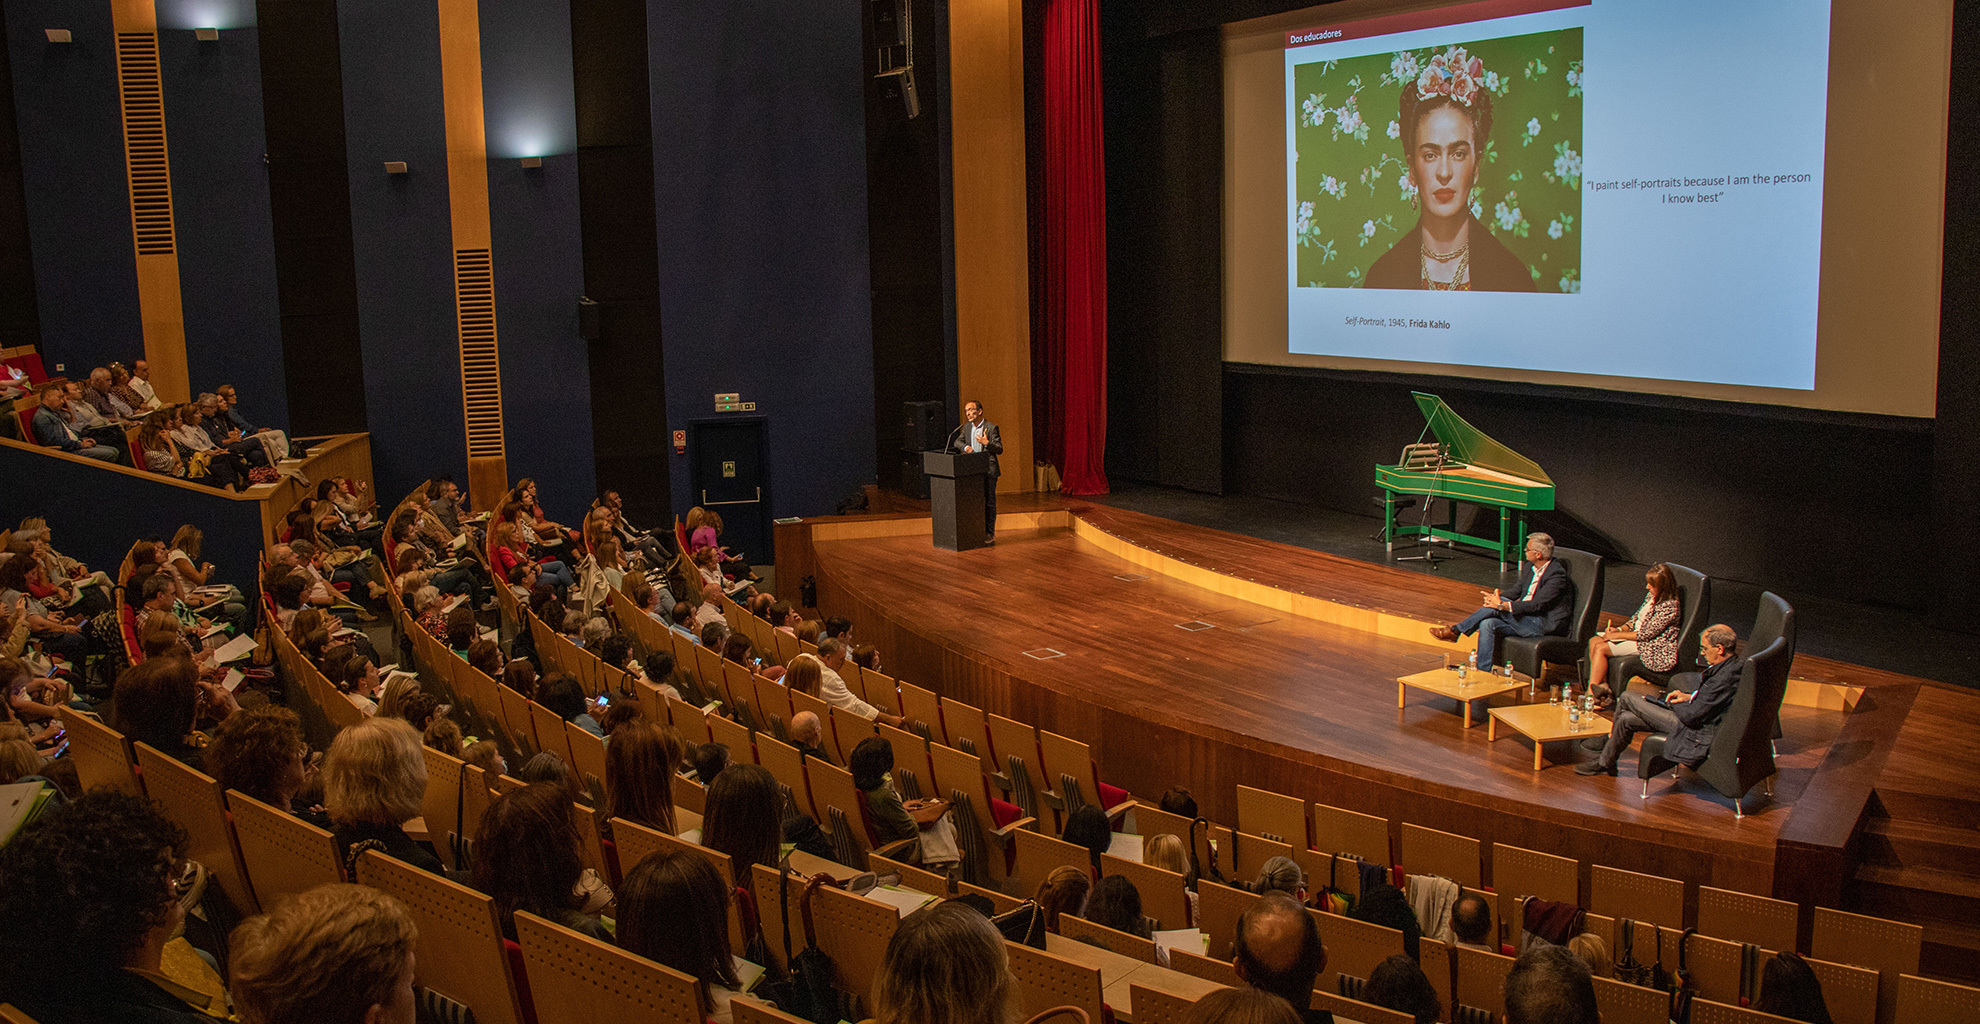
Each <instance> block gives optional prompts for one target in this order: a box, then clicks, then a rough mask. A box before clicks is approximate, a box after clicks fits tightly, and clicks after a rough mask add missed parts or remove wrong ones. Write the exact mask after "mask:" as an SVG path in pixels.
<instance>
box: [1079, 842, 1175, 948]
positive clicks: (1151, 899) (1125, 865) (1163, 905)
mask: <svg viewBox="0 0 1980 1024" xmlns="http://www.w3.org/2000/svg"><path fill="white" fill-rule="evenodd" d="M1100 873H1101V874H1103V875H1120V876H1122V877H1124V878H1126V879H1127V880H1128V881H1130V882H1133V883H1134V888H1135V891H1137V892H1139V893H1140V894H1141V912H1142V913H1144V914H1146V915H1148V916H1149V917H1152V918H1154V919H1155V922H1156V925H1157V927H1158V928H1160V929H1161V930H1163V931H1169V930H1173V929H1176V928H1188V927H1190V924H1191V922H1190V920H1189V893H1188V890H1186V889H1185V888H1184V887H1183V876H1182V874H1181V873H1179V872H1175V871H1164V870H1162V869H1161V868H1158V867H1156V866H1154V865H1153V864H1143V863H1142V862H1140V861H1138V860H1127V859H1125V858H1121V857H1116V856H1114V855H1113V854H1102V855H1101V856H1100Z"/></svg>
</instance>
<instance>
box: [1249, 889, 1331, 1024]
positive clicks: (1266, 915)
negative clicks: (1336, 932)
mask: <svg viewBox="0 0 1980 1024" xmlns="http://www.w3.org/2000/svg"><path fill="white" fill-rule="evenodd" d="M1232 962H1233V966H1235V967H1236V968H1237V976H1238V978H1239V979H1240V980H1242V981H1243V982H1244V983H1245V984H1247V985H1250V986H1251V987H1252V988H1255V989H1259V990H1261V991H1265V992H1270V993H1272V994H1273V995H1275V996H1278V997H1280V998H1281V999H1284V1000H1285V1001H1286V1002H1289V1003H1291V1004H1292V1005H1293V1009H1295V1010H1298V1011H1299V1016H1300V1020H1302V1021H1304V1022H1305V1024H1333V1021H1334V1015H1333V1014H1331V1013H1329V1012H1327V1011H1326V1010H1315V1009H1312V1008H1311V1007H1312V1005H1313V981H1314V979H1315V978H1318V977H1319V976H1320V972H1321V971H1324V970H1326V969H1327V947H1325V946H1323V945H1321V944H1320V928H1319V926H1318V925H1316V924H1314V923H1313V915H1312V914H1309V913H1307V912H1306V908H1305V907H1302V906H1300V904H1299V901H1298V900H1296V899H1293V898H1292V897H1291V896H1288V895H1286V894H1285V893H1282V892H1268V893H1266V894H1265V895H1264V896H1263V897H1262V898H1261V899H1259V901H1258V902H1256V903H1254V904H1252V905H1251V909H1249V910H1246V911H1245V912H1244V914H1243V916H1241V917H1239V918H1238V926H1237V940H1236V942H1235V943H1234V944H1233V946H1232Z"/></svg>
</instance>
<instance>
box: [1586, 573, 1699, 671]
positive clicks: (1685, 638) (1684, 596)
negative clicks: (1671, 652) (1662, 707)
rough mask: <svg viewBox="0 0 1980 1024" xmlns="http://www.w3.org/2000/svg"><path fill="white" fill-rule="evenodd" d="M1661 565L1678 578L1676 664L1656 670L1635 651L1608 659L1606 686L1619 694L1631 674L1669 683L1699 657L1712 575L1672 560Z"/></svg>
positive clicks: (1674, 577) (1673, 576)
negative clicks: (1681, 615)
mask: <svg viewBox="0 0 1980 1024" xmlns="http://www.w3.org/2000/svg"><path fill="white" fill-rule="evenodd" d="M1664 567H1665V568H1667V569H1669V570H1670V571H1671V577H1672V578H1673V579H1675V580H1677V590H1678V607H1679V608H1680V609H1682V610H1683V613H1684V621H1683V625H1681V626H1680V627H1679V628H1678V652H1677V659H1678V660H1677V667H1676V668H1674V669H1672V670H1671V671H1669V672H1657V671H1654V670H1652V669H1649V668H1645V667H1644V665H1643V659H1641V658H1639V657H1637V656H1636V655H1634V654H1630V655H1625V656H1623V657H1620V658H1611V659H1610V660H1609V679H1608V682H1609V690H1610V692H1612V693H1615V694H1621V693H1622V692H1623V691H1625V690H1627V689H1628V688H1629V679H1630V677H1631V676H1642V677H1643V678H1645V679H1648V680H1650V681H1651V682H1653V683H1656V684H1657V685H1659V686H1669V685H1671V676H1672V675H1674V674H1676V673H1678V672H1682V671H1684V670H1685V669H1686V668H1688V667H1689V666H1690V665H1691V664H1692V663H1693V662H1694V661H1696V660H1697V658H1698V637H1699V636H1700V634H1702V633H1704V632H1705V627H1706V626H1707V625H1709V624H1710V621H1711V620H1709V619H1708V618H1706V616H1707V614H1708V613H1710V612H1711V610H1712V577H1710V576H1707V575H1705V574H1704V573H1702V572H1699V571H1698V570H1696V569H1687V568H1685V567H1684V566H1682V565H1678V564H1677V563H1675V562H1665V563H1664Z"/></svg>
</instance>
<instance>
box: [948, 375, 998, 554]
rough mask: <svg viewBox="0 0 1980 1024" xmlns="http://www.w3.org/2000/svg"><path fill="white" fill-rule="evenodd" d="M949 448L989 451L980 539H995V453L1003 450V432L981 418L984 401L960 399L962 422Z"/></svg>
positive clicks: (994, 540)
mask: <svg viewBox="0 0 1980 1024" xmlns="http://www.w3.org/2000/svg"><path fill="white" fill-rule="evenodd" d="M951 436H952V437H954V438H955V443H954V444H952V445H950V447H949V450H950V451H957V452H988V453H990V476H989V479H987V480H985V481H983V543H985V544H995V543H997V474H998V472H999V470H998V468H997V456H999V455H1002V454H1003V453H1004V436H1003V435H1002V434H1000V433H998V432H997V425H996V424H995V423H992V422H990V421H989V420H987V419H984V418H983V403H982V402H977V401H968V402H964V403H963V422H962V425H961V426H958V427H957V428H956V432H955V434H954V435H951Z"/></svg>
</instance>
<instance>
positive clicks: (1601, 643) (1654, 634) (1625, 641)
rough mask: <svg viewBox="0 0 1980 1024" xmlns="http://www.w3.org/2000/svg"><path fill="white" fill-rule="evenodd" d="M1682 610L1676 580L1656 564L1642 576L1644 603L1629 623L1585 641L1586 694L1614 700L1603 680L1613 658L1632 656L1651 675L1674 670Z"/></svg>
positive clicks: (1605, 700)
mask: <svg viewBox="0 0 1980 1024" xmlns="http://www.w3.org/2000/svg"><path fill="white" fill-rule="evenodd" d="M1681 611H1682V609H1680V608H1679V607H1678V588H1677V577H1675V576H1672V575H1671V570H1670V567H1669V566H1666V565H1665V564H1664V563H1662V562H1658V563H1657V564H1656V565H1653V566H1651V567H1650V571H1649V572H1646V573H1644V574H1643V604H1642V605H1641V606H1639V607H1638V608H1637V609H1636V613H1635V614H1634V615H1631V616H1630V617H1629V621H1628V622H1625V623H1623V624H1622V625H1620V626H1617V627H1616V628H1614V629H1605V630H1603V631H1602V632H1600V633H1597V634H1595V635H1594V636H1592V637H1589V638H1588V664H1587V666H1586V667H1587V670H1588V671H1587V674H1586V675H1584V676H1583V677H1582V679H1583V681H1584V682H1585V683H1587V685H1588V690H1589V692H1590V693H1593V694H1594V695H1595V697H1596V699H1597V700H1600V701H1602V702H1603V703H1604V704H1607V703H1608V702H1609V701H1610V700H1611V699H1613V697H1614V694H1611V693H1610V692H1609V684H1608V682H1607V681H1606V680H1607V679H1608V678H1609V659H1610V658H1612V657H1613V658H1626V657H1628V656H1630V655H1632V654H1634V655H1636V656H1637V658H1638V659H1640V660H1641V661H1642V662H1643V667H1644V668H1647V669H1649V670H1651V671H1653V672H1669V671H1671V670H1672V669H1675V668H1677V660H1678V631H1679V629H1680V628H1681V626H1682V616H1681V615H1680V614H1679V613H1680V612H1681Z"/></svg>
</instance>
